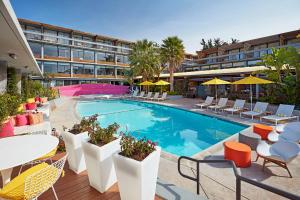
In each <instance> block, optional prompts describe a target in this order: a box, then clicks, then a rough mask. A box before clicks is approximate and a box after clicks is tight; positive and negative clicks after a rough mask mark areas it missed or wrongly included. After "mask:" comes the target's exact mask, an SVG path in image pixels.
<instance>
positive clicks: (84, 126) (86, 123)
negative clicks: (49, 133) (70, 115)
mask: <svg viewBox="0 0 300 200" xmlns="http://www.w3.org/2000/svg"><path fill="white" fill-rule="evenodd" d="M95 120H97V115H93V116H92V117H89V118H82V119H81V121H80V122H79V123H78V124H74V125H73V127H72V128H71V130H69V132H70V133H73V134H75V135H77V134H79V133H83V132H85V131H89V129H90V127H91V124H93V123H94V122H95ZM63 129H64V130H65V129H66V127H63Z"/></svg>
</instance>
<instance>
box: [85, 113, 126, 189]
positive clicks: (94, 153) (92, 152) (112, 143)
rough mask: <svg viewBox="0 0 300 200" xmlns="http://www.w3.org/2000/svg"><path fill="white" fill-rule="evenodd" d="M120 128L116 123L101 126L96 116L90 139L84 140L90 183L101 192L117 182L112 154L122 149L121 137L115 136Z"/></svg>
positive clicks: (89, 131) (90, 131)
mask: <svg viewBox="0 0 300 200" xmlns="http://www.w3.org/2000/svg"><path fill="white" fill-rule="evenodd" d="M118 128H119V125H118V124H116V123H114V124H111V125H109V126H108V127H107V128H101V127H100V126H99V124H98V123H97V116H94V122H93V125H92V126H91V127H90V129H89V130H88V134H89V136H90V140H89V141H85V142H84V141H83V142H82V149H83V153H84V158H85V163H86V167H87V171H88V177H89V182H90V185H91V186H92V187H94V188H95V189H96V190H98V191H99V192H101V193H103V192H105V191H106V190H107V189H109V188H110V187H111V186H112V185H113V184H115V183H116V182H117V177H116V172H115V168H114V164H113V160H112V155H113V154H114V153H116V152H118V151H120V139H119V138H117V137H116V136H115V134H116V132H117V130H118Z"/></svg>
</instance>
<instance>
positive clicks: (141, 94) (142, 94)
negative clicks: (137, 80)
mask: <svg viewBox="0 0 300 200" xmlns="http://www.w3.org/2000/svg"><path fill="white" fill-rule="evenodd" d="M144 95H145V92H144V91H141V93H140V95H137V96H136V97H135V98H141V97H144Z"/></svg>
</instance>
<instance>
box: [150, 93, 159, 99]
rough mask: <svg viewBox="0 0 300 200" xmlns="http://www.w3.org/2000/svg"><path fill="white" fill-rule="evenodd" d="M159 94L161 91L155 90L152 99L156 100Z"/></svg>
mask: <svg viewBox="0 0 300 200" xmlns="http://www.w3.org/2000/svg"><path fill="white" fill-rule="evenodd" d="M158 96H159V92H155V94H154V96H153V97H151V98H150V100H156V99H157V98H158Z"/></svg>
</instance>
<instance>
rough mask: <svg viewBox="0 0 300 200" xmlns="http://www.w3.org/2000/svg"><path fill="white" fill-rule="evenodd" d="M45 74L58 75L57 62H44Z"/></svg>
mask: <svg viewBox="0 0 300 200" xmlns="http://www.w3.org/2000/svg"><path fill="white" fill-rule="evenodd" d="M44 73H50V74H53V73H57V62H44Z"/></svg>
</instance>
